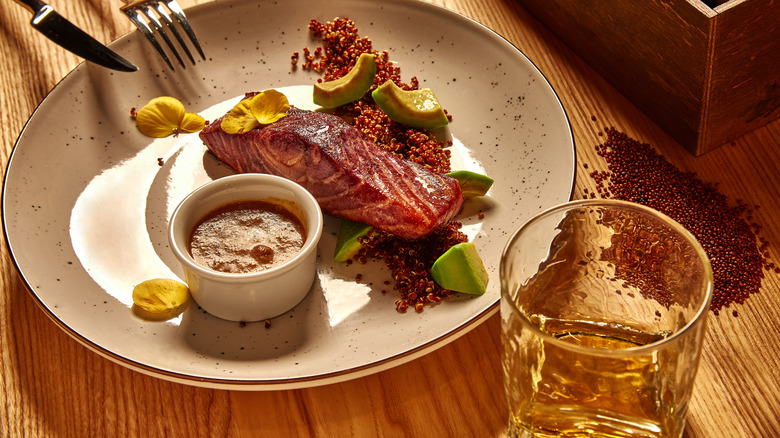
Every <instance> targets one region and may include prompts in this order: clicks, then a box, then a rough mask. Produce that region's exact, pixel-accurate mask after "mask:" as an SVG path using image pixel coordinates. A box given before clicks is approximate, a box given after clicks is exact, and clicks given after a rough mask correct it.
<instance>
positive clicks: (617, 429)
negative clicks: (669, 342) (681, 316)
mask: <svg viewBox="0 0 780 438" xmlns="http://www.w3.org/2000/svg"><path fill="white" fill-rule="evenodd" d="M531 319H532V321H534V322H535V323H536V324H537V325H538V326H539V328H540V329H542V330H543V331H545V332H547V333H549V334H551V335H553V336H554V337H556V338H558V339H559V340H561V341H564V342H566V343H570V344H576V345H580V346H586V347H592V348H595V349H608V350H612V349H625V348H629V347H636V346H641V345H646V344H649V343H652V342H655V341H657V340H659V339H661V338H663V337H664V334H649V333H643V332H639V331H635V330H630V329H628V328H624V327H616V326H606V325H599V324H594V323H592V322H584V321H561V320H549V319H544V318H540V317H532V318H531ZM516 342H517V344H515V345H514V348H517V349H518V350H519V354H517V355H510V356H509V359H505V361H507V363H505V364H504V366H505V372H507V373H510V374H511V375H512V376H514V377H515V378H517V379H518V382H519V383H517V384H516V385H515V387H517V388H518V389H517V393H515V394H510V404H511V407H512V409H511V411H512V412H511V422H510V423H511V428H512V429H513V430H510V436H517V437H616V438H617V437H633V438H636V437H670V436H675V435H677V436H678V435H679V432H677V431H680V432H681V431H682V425H681V424H674V423H675V421H676V420H675V416H674V415H672V412H671V411H672V410H673V409H672V407H671V406H667V403H666V402H665V401H664V396H665V395H664V394H662V388H673V387H674V383H673V382H670V381H668V380H671V378H669V379H667V377H666V376H667V375H668V374H669V373H670V372H673V370H669V369H665V367H666V368H668V367H667V365H665V364H664V363H663V361H659V360H658V355H657V354H654V353H648V354H639V355H630V356H624V357H616V356H614V355H608V354H604V355H598V354H578V352H576V351H572V350H570V349H565V348H561V347H560V346H556V345H554V344H553V343H551V342H549V339H548V340H547V341H545V339H543V338H542V337H540V336H538V334H534V333H533V332H532V331H530V330H525V331H524V334H523V335H522V336H521V338H520V339H516ZM621 356H622V355H621ZM509 378H511V377H509ZM680 421H682V420H680Z"/></svg>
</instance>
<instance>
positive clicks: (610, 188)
mask: <svg viewBox="0 0 780 438" xmlns="http://www.w3.org/2000/svg"><path fill="white" fill-rule="evenodd" d="M605 132H606V135H607V138H606V141H604V143H603V144H599V145H598V146H596V151H597V153H598V154H599V155H600V156H601V157H603V158H604V159H605V161H606V162H607V165H608V170H607V171H603V172H592V173H591V174H590V175H591V177H592V178H593V179H594V181H595V182H596V185H597V192H598V194H599V195H600V196H601V197H602V198H614V199H622V200H625V201H631V202H635V203H638V204H642V205H645V206H648V207H651V208H654V209H656V210H658V211H660V212H662V213H664V214H666V215H667V216H669V217H671V218H672V219H674V220H676V221H677V222H679V223H680V224H681V225H682V226H683V227H685V228H686V229H687V230H688V231H690V232H691V234H693V235H694V236H695V237H696V239H697V240H698V241H699V243H700V244H701V245H702V247H703V248H704V250H705V252H706V253H707V256H708V257H709V259H710V264H711V265H712V270H713V277H714V288H713V300H712V304H711V306H710V309H711V310H712V312H713V313H715V314H716V315H717V314H719V311H720V310H722V309H723V308H728V307H729V306H730V305H731V304H733V303H739V304H742V303H744V301H745V300H746V299H747V298H748V297H749V296H750V295H751V294H754V293H757V292H758V291H759V289H760V287H761V283H762V280H763V278H764V269H767V270H769V269H770V268H774V264H773V263H772V262H771V261H770V260H769V253H768V252H767V251H765V249H766V248H767V247H768V246H769V243H768V242H767V241H766V240H765V239H764V238H763V237H762V236H760V232H761V226H760V225H759V224H757V223H756V222H755V221H754V220H753V217H752V212H753V211H754V210H755V209H757V208H758V207H751V206H749V205H748V204H746V203H744V202H743V201H741V200H737V201H736V204H734V205H732V204H731V203H729V201H728V199H727V198H726V197H725V196H724V195H723V194H721V193H720V192H719V191H718V188H717V186H716V185H714V184H709V183H706V182H703V181H702V180H701V179H699V178H698V177H697V176H696V175H695V174H693V173H691V172H682V171H680V170H679V169H677V168H676V167H675V166H674V165H672V164H671V163H669V162H668V161H666V159H665V158H664V157H663V156H661V155H660V154H658V153H656V152H655V150H654V149H653V147H652V146H650V145H649V144H647V143H641V142H639V141H637V140H634V139H632V138H629V137H628V135H626V134H625V133H622V132H618V131H617V130H616V129H614V128H608V129H606V130H605ZM592 195H595V193H592ZM592 197H595V196H592ZM732 315H733V316H737V312H736V310H734V311H732Z"/></svg>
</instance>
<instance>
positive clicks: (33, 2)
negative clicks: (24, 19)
mask: <svg viewBox="0 0 780 438" xmlns="http://www.w3.org/2000/svg"><path fill="white" fill-rule="evenodd" d="M14 1H16V2H17V3H19V4H20V5H22V6H24V7H25V8H27V9H29V10H30V12H33V13H35V12H38V11H40V10H41V8H42V7H44V6H46V3H44V2H42V1H41V0H14Z"/></svg>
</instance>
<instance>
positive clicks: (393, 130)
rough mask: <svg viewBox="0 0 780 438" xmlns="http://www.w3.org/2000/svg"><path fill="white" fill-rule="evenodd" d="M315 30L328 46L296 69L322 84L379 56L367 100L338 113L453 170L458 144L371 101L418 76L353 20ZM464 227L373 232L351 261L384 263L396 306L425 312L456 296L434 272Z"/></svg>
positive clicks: (383, 142)
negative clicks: (415, 234) (415, 233)
mask: <svg viewBox="0 0 780 438" xmlns="http://www.w3.org/2000/svg"><path fill="white" fill-rule="evenodd" d="M309 31H310V32H311V34H312V36H313V37H314V38H315V39H318V40H321V42H322V47H317V48H315V49H314V50H313V51H312V50H311V49H310V48H304V49H303V50H302V51H301V52H294V53H293V54H292V56H291V63H292V68H293V69H295V68H296V67H297V66H298V65H300V67H301V68H302V69H304V70H310V71H314V72H317V73H321V74H322V77H321V79H319V80H320V81H331V80H334V79H338V78H340V77H342V76H344V75H345V74H347V72H349V70H350V69H352V67H353V66H354V65H355V63H356V62H357V59H358V58H359V57H360V55H361V54H362V53H372V54H374V55H375V60H376V64H377V68H376V76H375V77H374V85H372V87H371V88H370V89H369V90H368V92H367V93H366V95H365V96H364V97H363V98H362V99H360V100H357V101H356V102H353V103H350V104H347V105H343V106H341V107H339V108H336V109H335V110H334V114H336V115H338V116H341V117H342V118H343V119H344V120H346V121H347V122H348V123H351V124H352V125H353V126H354V127H355V128H357V129H358V130H359V131H360V132H361V133H362V134H363V135H364V136H365V137H366V138H368V139H370V140H372V141H373V142H374V143H376V144H377V145H378V146H380V147H383V148H385V149H386V150H388V151H390V152H392V153H394V154H396V155H398V156H400V157H402V158H405V159H407V160H410V161H413V162H416V163H418V164H421V165H423V166H425V167H427V168H429V169H430V170H431V171H433V172H438V173H447V172H449V171H450V151H449V150H448V149H446V147H448V146H452V141H447V142H440V141H438V140H437V139H436V138H435V137H434V136H433V134H432V133H430V132H429V131H427V130H424V129H414V128H410V127H409V126H406V125H403V124H401V123H397V122H394V121H392V120H390V119H389V118H388V117H387V115H386V114H385V113H384V111H382V110H381V109H379V107H377V106H376V104H375V103H374V102H373V99H372V98H371V92H372V91H373V90H375V89H376V87H377V86H379V85H381V84H383V83H385V82H386V81H388V80H392V81H393V82H395V83H396V84H397V85H398V86H399V87H400V88H402V89H404V90H416V89H419V81H418V79H417V77H414V76H413V77H411V78H410V79H409V82H408V83H407V82H403V81H402V80H401V68H400V67H399V66H398V65H397V64H395V63H393V62H391V61H390V56H389V53H388V51H386V50H385V51H378V50H375V49H374V48H373V47H372V42H371V40H370V39H369V38H367V37H361V36H360V34H359V33H358V29H357V26H356V25H355V23H354V22H353V21H351V20H350V19H348V18H335V19H334V20H333V21H328V22H325V23H323V22H320V21H317V20H311V21H310V22H309ZM453 80H454V79H453ZM445 112H446V109H445ZM447 118H448V119H449V120H450V121H451V120H452V115H451V114H449V113H447ZM461 227H462V224H461V223H460V222H456V221H453V222H450V223H449V224H448V225H447V226H446V227H444V228H442V229H441V230H439V231H437V232H435V233H433V234H432V235H430V236H428V237H426V238H423V239H419V240H414V241H408V240H403V239H399V238H397V237H395V236H393V235H392V234H389V233H386V232H381V231H377V230H372V231H371V232H369V234H368V235H366V236H364V237H363V238H361V242H362V243H363V248H362V249H361V250H360V252H359V253H358V254H357V255H355V256H354V257H353V259H351V260H348V261H347V263H348V264H350V263H352V262H353V260H354V261H355V262H358V263H368V261H369V260H381V261H384V263H385V264H386V265H387V266H388V267H389V268H390V272H391V275H392V278H393V281H394V285H393V289H395V290H396V291H398V293H399V294H400V296H401V297H400V298H399V299H398V300H397V301H396V302H395V306H396V310H397V311H399V312H406V311H407V310H408V309H409V308H410V307H411V308H413V309H414V310H415V311H417V312H421V311H422V310H423V308H424V307H425V306H427V305H430V304H435V303H438V302H440V301H441V300H442V299H443V298H446V297H448V296H451V295H452V294H453V292H452V291H450V290H447V289H443V288H441V287H440V286H439V285H437V284H436V283H435V282H434V281H433V279H432V278H431V276H430V273H429V271H430V267H431V266H432V265H433V262H434V261H436V259H437V258H438V257H439V256H440V255H441V254H443V253H444V252H445V251H446V250H448V249H449V248H450V247H451V246H453V245H455V244H457V243H461V242H465V241H467V240H468V237H467V236H466V235H465V234H464V233H462V232H461V231H460V228H461ZM355 280H356V281H358V282H359V281H361V280H362V274H357V275H356V278H355ZM390 284H391V282H389V281H388V282H385V285H390ZM382 293H386V290H382Z"/></svg>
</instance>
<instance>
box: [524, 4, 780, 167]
mask: <svg viewBox="0 0 780 438" xmlns="http://www.w3.org/2000/svg"><path fill="white" fill-rule="evenodd" d="M517 1H518V2H519V4H520V5H522V6H523V7H525V8H526V9H527V10H528V11H529V12H530V13H531V14H533V15H534V16H535V17H536V18H537V19H538V20H539V21H541V22H542V23H543V24H544V25H545V26H547V27H548V28H549V29H550V30H551V31H552V32H553V33H555V34H556V35H557V36H558V37H559V38H560V39H561V40H563V42H564V43H566V44H567V45H568V46H569V47H570V48H571V49H572V50H573V51H574V52H576V53H577V54H578V55H579V56H580V57H581V58H582V59H583V60H585V61H586V62H587V63H588V64H590V65H591V66H592V67H593V68H594V69H595V70H596V71H598V72H599V74H600V75H601V76H603V77H604V78H605V79H607V80H608V81H609V82H610V83H612V84H613V85H614V86H615V87H616V88H617V89H618V90H620V91H621V93H623V94H624V95H625V96H626V97H627V98H628V99H630V100H631V101H632V102H633V103H634V104H635V105H637V107H639V108H640V109H641V110H642V111H644V112H645V113H646V114H647V115H648V116H649V117H650V118H652V119H653V120H654V121H655V122H656V123H657V124H658V125H659V126H661V127H662V128H663V129H664V130H665V131H666V132H668V133H669V135H671V136H672V137H673V138H675V139H676V140H677V141H678V142H679V143H680V144H681V145H683V146H684V147H686V148H687V149H689V150H690V151H691V152H692V153H694V154H696V155H700V154H703V153H705V152H707V151H710V150H712V149H714V148H716V147H718V146H721V145H723V144H726V143H729V142H731V141H733V140H735V139H737V138H739V137H741V136H743V135H744V134H746V133H748V132H750V131H752V130H754V129H756V128H758V127H760V126H762V125H764V124H766V123H768V122H770V121H772V120H774V119H776V118H778V116H780V2H778V1H776V0H730V1H728V2H725V3H723V4H720V5H715V4H714V3H712V2H710V1H708V2H707V3H705V2H703V1H700V0H517Z"/></svg>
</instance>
